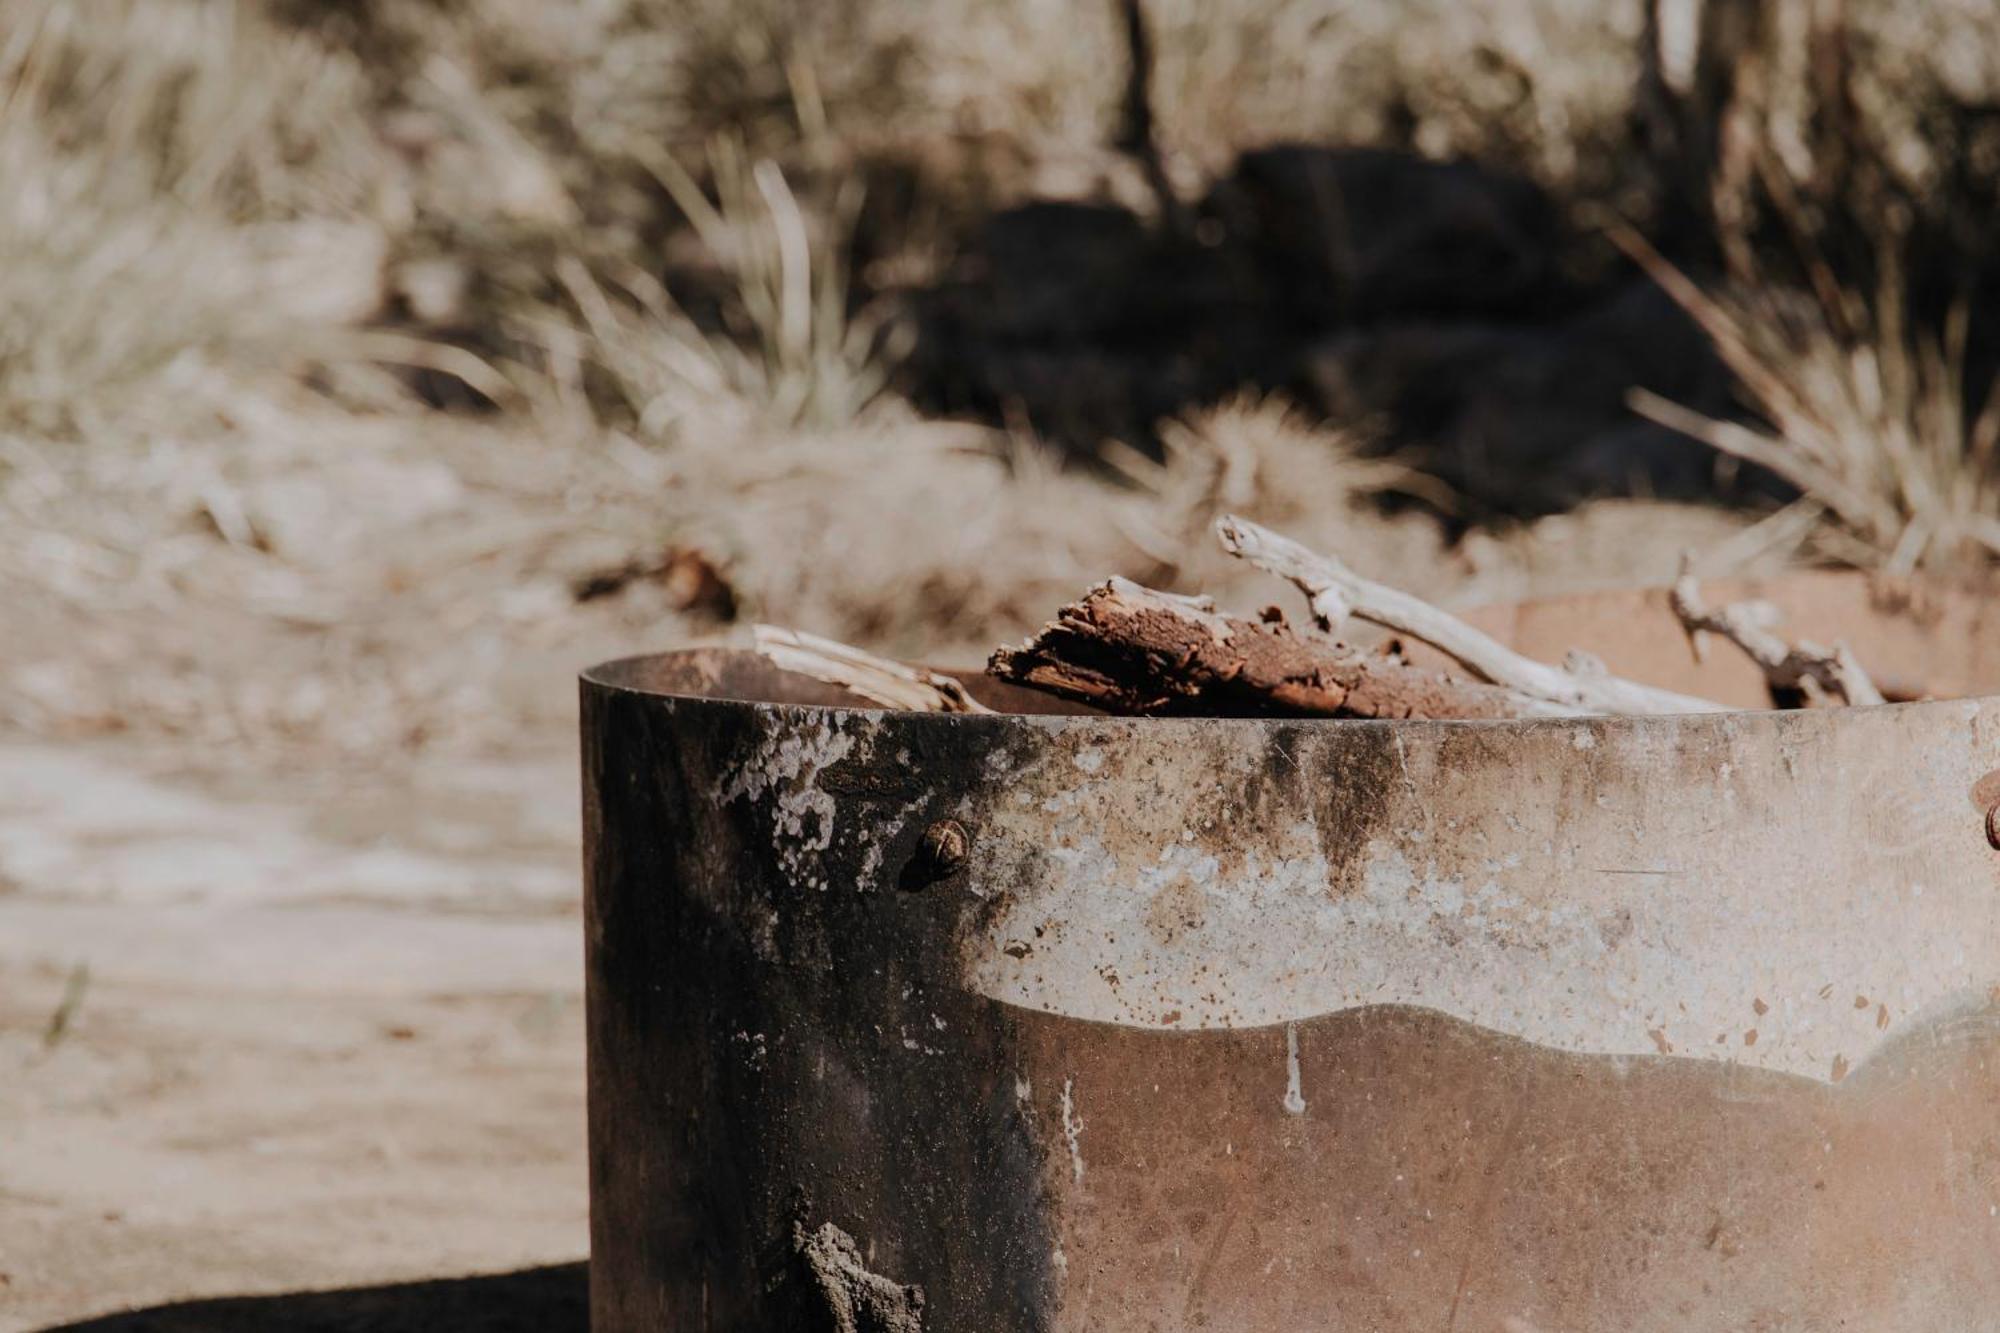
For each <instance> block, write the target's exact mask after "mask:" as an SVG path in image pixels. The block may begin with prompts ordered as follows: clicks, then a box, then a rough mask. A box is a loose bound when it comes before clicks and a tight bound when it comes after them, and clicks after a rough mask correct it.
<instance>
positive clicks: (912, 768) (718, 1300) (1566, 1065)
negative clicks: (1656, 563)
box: [583, 575, 2000, 1333]
mask: <svg viewBox="0 0 2000 1333" xmlns="http://www.w3.org/2000/svg"><path fill="white" fill-rule="evenodd" d="M1713 592H1714V595H1715V596H1717V597H1721V596H1723V595H1732V596H1739V595H1745V594H1756V595H1763V596H1767V597H1770V598H1771V599H1772V600H1774V601H1776V602H1778V603H1779V604H1780V605H1781V606H1784V607H1786V608H1787V609H1788V611H1790V613H1791V615H1790V620H1789V625H1790V626H1791V628H1793V629H1794V630H1796V631H1797V632H1799V633H1801V634H1804V635H1807V636H1809V637H1818V638H1832V637H1835V636H1845V637H1847V638H1848V639H1849V640H1850V641H1851V642H1853V643H1854V644H1855V645H1856V647H1857V648H1858V649H1859V650H1860V651H1861V653H1862V655H1863V657H1864V659H1865V660H1867V661H1868V662H1869V663H1870V664H1871V666H1873V667H1874V668H1875V669H1876V671H1877V673H1878V675H1881V676H1883V677H1886V678H1889V679H1891V680H1894V679H1897V678H1902V679H1905V680H1918V681H1921V682H1922V683H1923V684H1924V685H1925V686H1927V687H1929V688H1930V689H1932V690H1935V691H1939V692H1948V693H1949V692H1967V693H1970V692H1973V691H1975V690H1976V689H1977V688H1979V687H1980V686H1992V685H1994V684H1996V683H2000V620H1995V619H1994V618H1991V617H1987V616H1985V615H1984V614H1983V611H1982V607H1981V602H1980V600H1979V599H1978V598H1977V597H1975V596H1973V595H1971V594H1969V593H1965V592H1957V591H1949V590H1940V589H1935V588H1924V589H1912V588H1909V587H1900V588H1899V587H1889V586H1885V585H1878V584H1871V583H1869V582H1868V581H1866V580H1864V579H1862V578H1859V577H1842V576H1833V575H1819V576H1810V577H1806V578H1803V579H1798V580H1792V581H1788V582H1784V583H1780V584H1776V585H1771V586H1766V587H1762V588H1742V587H1739V588H1733V589H1724V588H1721V587H1718V588H1716V589H1714V590H1713ZM1487 624H1488V627H1489V628H1492V629H1494V630H1495V631H1496V632H1499V633H1501V634H1502V635H1503V636H1504V637H1509V638H1511V639H1512V641H1513V642H1514V643H1515V645H1516V646H1518V647H1520V648H1522V649H1523V650H1525V651H1527V652H1530V653H1534V654H1537V655H1541V656H1545V657H1559V656H1560V655H1561V654H1562V653H1563V652H1564V651H1565V650H1567V649H1570V648H1572V647H1580V648H1585V649H1589V650H1591V651H1594V652H1596V653H1597V654H1598V655H1599V656H1601V657H1603V658H1604V659H1605V660H1606V661H1607V663H1608V664H1609V665H1610V667H1611V668H1612V669H1613V670H1615V671H1620V672H1622V673H1624V674H1628V675H1632V676H1636V677H1639V678H1643V679H1649V680H1653V681H1656V682H1657V683H1659V684H1662V685H1667V686H1672V687H1675V688H1681V689H1688V690H1702V691H1706V692H1708V693H1709V694H1711V695H1716V696H1718V697H1723V698H1726V699H1729V700H1731V701H1736V702H1741V703H1743V704H1745V705H1746V706H1750V707H1756V706H1758V705H1759V704H1760V702H1761V687H1760V685H1759V682H1758V681H1757V680H1756V678H1755V676H1754V675H1753V674H1752V673H1751V672H1750V671H1749V670H1748V669H1747V668H1744V667H1742V666H1741V665H1740V664H1738V663H1735V662H1732V661H1729V660H1727V656H1726V655H1725V654H1721V653H1717V654H1716V655H1715V657H1716V658H1717V661H1716V663H1715V664H1714V665H1712V666H1710V667H1708V668H1697V667H1695V666H1694V665H1693V664H1692V663H1691V661H1690V659H1689V655H1688V653H1687V649H1686V645H1685V644H1684V643H1683V642H1682V640H1681V638H1680V634H1679V631H1678V629H1677V628H1676V626H1675V622H1674V620H1673V617H1672V616H1671V615H1670V614H1669V613H1668V611H1667V610H1666V608H1665V604H1664V599H1663V597H1662V596H1661V595H1660V594H1658V593H1647V594H1637V593H1632V594H1615V595H1606V596H1598V597H1590V598H1582V599H1573V600H1569V601H1564V602H1558V603H1550V604H1544V605H1540V606H1529V607H1524V608H1519V609H1514V610H1503V611H1499V612H1495V613H1492V614H1491V615H1489V616H1488V618H1487ZM987 697H988V698H989V701H990V702H995V703H996V704H997V705H999V706H1003V707H1016V708H1019V709H1021V710H1022V711H1021V712H1020V713H1018V714H1012V715H1001V716H940V715H928V714H924V715H918V714H903V713H887V712H881V711H871V710H868V709H865V708H861V707H856V706H853V701H852V700H848V699H845V698H844V696H842V695H840V694H839V692H837V691H834V690H832V689H829V688H827V687H824V686H820V685H816V684H814V683H812V682H809V681H804V680H801V679H798V678H794V677H787V676H784V675H781V674H779V673H776V672H774V671H772V670H770V669H769V668H768V667H767V666H765V665H764V664H763V663H762V662H761V661H760V660H759V659H757V658H754V657H751V656H748V655H744V654H736V653H728V652H718V651H708V652H697V653H681V654H669V655H667V656H664V657H652V658H640V659H634V660H631V661H625V662H618V663H613V664H611V665H608V666H605V667H601V668H599V669H597V670H595V671H593V672H591V673H589V674H588V675H587V676H586V678H585V681H584V687H583V705H584V708H583V739H584V773H585V780H586V795H585V801H586V805H585V809H586V814H587V823H586V827H587V846H588V871H589V900H588V912H587V917H588V931H589V990H590V1110H591V1140H592V1143H591V1162H592V1167H591V1170H592V1179H591V1187H592V1198H593V1208H594V1217H593V1228H592V1237H593V1258H592V1266H591V1281H592V1298H593V1299H592V1307H593V1324H592V1326H593V1328H594V1329H596V1330H597V1333H638V1330H660V1329H672V1330H681V1329H688V1330H694V1329H719V1330H759V1331H762V1330H773V1329H777V1330H790V1329H794V1328H799V1329H807V1328H813V1329H837V1330H870V1329H883V1330H897V1333H907V1331H908V1330H913V1329H917V1328H922V1329H926V1330H932V1331H933V1333H937V1331H940V1330H942V1331H945V1333H958V1331H961V1330H962V1331H964V1333H996V1331H998V1330H1045V1329H1046V1330H1058V1329H1059V1330H1083V1329H1101V1330H1111V1331H1113V1333H1127V1331H1131V1333H1136V1331H1137V1330H1170V1329H1195V1328H1200V1329H1209V1330H1228V1331H1232V1333H1281V1331H1283V1333H1290V1331H1291V1330H1304V1329H1313V1330H1318V1329H1329V1330H1335V1329H1338V1330H1348V1329H1352V1330H1389V1331H1391V1333H1401V1331H1403V1330H1418V1329H1421V1330H1425V1331H1426V1333H1435V1330H1440V1329H1443V1330H1451V1329H1459V1330H1478V1331H1480V1333H1594V1331H1596V1330H1607V1331H1611V1330H1615V1331H1616V1333H1638V1331H1641V1330H1660V1331H1661V1333H1666V1331H1667V1330H1672V1331H1673V1333H1684V1331H1685V1330H1725V1329H1726V1330H1753V1329H1754V1330H1794V1329H1797V1330H1807V1329H1810V1330H1819V1329H1828V1330H1831V1329H1842V1330H1884V1331H1893V1333H1921V1331H1929V1330H1937V1331H1944V1330H1951V1331H1953V1333H1957V1331H1959V1330H1980V1331H1982V1333H1985V1331H1987V1330H1992V1329H1994V1328H1996V1327H2000V1060H1996V1056H2000V1041H1996V1036H1997V1035H2000V1002H1996V995H1997V994H2000V992H1996V989H1995V988H1996V983H2000V913H1996V908H2000V852H1996V851H1995V849H1994V847H1993V846H1992V845H1990V844H1989V836H1990V835H1989V831H1988V819H1989V806H1991V805H1992V804H1993V802H1994V801H1996V800H2000V775H1996V773H1995V770H1996V769H2000V701H1996V700H1992V699H1979V698H1973V699H1966V700H1963V701H1959V700H1952V701H1945V702H1925V703H1912V704H1901V705H1890V706H1885V707H1879V708H1866V709H1830V710H1823V711H1805V712H1784V713H1778V712H1746V713H1740V714H1724V715H1709V716H1687V717H1666V718H1644V719H1630V718H1598V719H1582V720H1575V721H1522V722H1499V723H1476V722H1461V723H1444V722H1409V723H1374V722H1301V721H1286V720H1262V719H1260V720H1219V719H1181V720H1155V719H1143V720H1136V719H1125V718H1111V717H1100V716H1076V715H1069V716H1062V715H1055V712H1054V711H1053V710H1051V709H1050V707H1049V705H1048V703H1047V701H1045V700H1041V699H1039V698H1035V697H1029V696H1023V695H1020V694H1016V693H1011V692H1008V691H1005V690H1001V689H989V690H988V691H987ZM1035 710H1040V711H1035ZM1996 833H2000V830H1996Z"/></svg>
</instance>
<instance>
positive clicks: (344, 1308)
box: [44, 1263, 590, 1333]
mask: <svg viewBox="0 0 2000 1333" xmlns="http://www.w3.org/2000/svg"><path fill="white" fill-rule="evenodd" d="M589 1272H590V1269H589V1265H587V1264H582V1263H575V1264H551V1265H549V1266H548V1267H546V1268H528V1269H523V1270H521V1271H520V1272H517V1273H495V1274H492V1275H490V1276H484V1277H466V1278H449V1279H443V1280H438V1281H431V1282H399V1283H395V1284H392V1285H389V1286H381V1287H352V1288H347V1289H344V1290H339V1291H307V1292H296V1293H290V1294H287V1295H283V1296H232V1297H225V1298H223V1299H219V1300H205V1301H183V1302H178V1303H176V1304H173V1305H157V1306H154V1307H153V1308H151V1309H149V1310H130V1311H126V1312H124V1313H121V1314H109V1315H101V1316H99V1317H98V1318H95V1319H86V1320H83V1321H82V1322H80V1323H74V1324H63V1325H60V1326H59V1327H55V1328H50V1329H47V1330H44V1333H585V1330H587V1329H588V1328H589V1327H590V1300H589Z"/></svg>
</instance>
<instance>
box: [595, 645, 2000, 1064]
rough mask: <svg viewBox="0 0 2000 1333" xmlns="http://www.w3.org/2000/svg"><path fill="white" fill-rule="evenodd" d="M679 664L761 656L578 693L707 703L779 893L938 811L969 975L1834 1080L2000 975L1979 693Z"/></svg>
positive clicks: (1997, 747) (1255, 1017) (1227, 1012)
mask: <svg viewBox="0 0 2000 1333" xmlns="http://www.w3.org/2000/svg"><path fill="white" fill-rule="evenodd" d="M718 654H719V655H718ZM697 660H700V661H703V662H707V663H732V664H733V665H734V666H735V667H737V668H744V669H749V670H753V671H754V670H756V669H759V667H760V666H761V659H755V658H754V655H751V654H748V653H731V652H728V650H715V649H706V650H690V651H688V652H682V653H668V654H660V655H652V656H641V657H633V658H625V659H620V660H618V661H615V662H609V663H605V664H603V665H600V666H597V667H594V668H592V669H591V670H589V671H587V672H585V673H584V674H583V682H584V688H585V689H586V690H596V691H602V692H605V693H607V694H610V695H620V696H626V697H628V698H629V699H636V700H640V701H643V706H645V707H648V708H657V709H659V710H662V711H663V713H664V715H665V717H666V724H667V725H669V726H673V725H675V724H676V720H677V719H685V720H693V719H697V718H698V719H700V720H701V723H702V725H703V726H704V727H706V728H707V729H709V730H710V731H713V732H719V733H726V734H728V735H729V736H730V737H731V738H732V739H731V747H732V748H731V754H730V758H729V760H728V762H727V765H726V768H727V772H726V773H725V774H724V775H723V778H722V781H721V782H720V783H719V785H718V787H717V793H718V799H719V800H721V801H722V802H724V803H725V804H726V803H731V802H736V801H751V800H762V801H766V802H767V803H768V806H769V810H770V812H771V813H770V818H771V820H772V829H771V832H772V835H773V836H774V838H775V839H777V840H778V841H779V842H780V843H781V844H782V846H781V849H780V858H781V863H782V865H783V866H784V868H785V870H786V872H787V874H788V875H789V876H790V877H791V879H792V882H793V884H794V886H795V888H796V889H798V890H799V891H801V892H825V891H857V892H871V893H898V892H904V891H907V890H908V889H909V888H910V886H911V876H910V870H911V865H912V862H913V860H914V859H915V858H916V857H917V856H918V855H919V852H918V848H919V845H920V843H921V840H922V837H923V834H924V832H925V831H926V830H927V829H930V828H932V827H934V826H936V825H937V824H938V822H939V821H941V820H945V819H949V820H952V821H955V822H956V823H957V824H958V825H959V827H960V828H961V829H962V830H964V831H965V837H966V854H965V857H964V861H963V865H962V866H953V867H952V868H951V873H950V874H949V875H948V876H938V877H937V878H940V879H941V881H942V882H940V883H936V884H931V885H929V886H928V887H925V888H924V890H923V891H924V892H927V893H946V894H951V895H954V899H955V901H957V902H958V903H959V904H960V906H961V909H962V910H960V911H959V913H958V918H957V920H958V925H957V928H956V941H957V948H958V959H959V970H960V974H961V975H962V978H963V982H964V984H965V986H966V987H967V988H969V989H970V990H972V991H973V992H976V993H978V994H980V995H983V996H986V997H988V998H990V999H993V1000H997V1001H1001V1002H1003V1003H1006V1004H1009V1005H1016V1006H1021V1007H1025V1008H1028V1009H1033V1010H1039V1011H1043V1012H1048V1013H1054V1014H1061V1015H1067V1016H1071V1017H1077V1018H1084V1019H1090V1020H1095V1021H1100V1022H1106V1023H1113V1024H1122V1025H1128V1026H1138V1027H1147V1028H1169V1029H1203V1028H1241V1027H1256V1026H1266V1025H1282V1024H1289V1023H1294V1022H1298V1021H1302V1020H1305V1019H1308V1018H1312V1017H1317V1016H1319V1015H1323V1014H1329V1013H1335V1012H1339V1011H1342V1010H1346V1009H1351V1008H1357V1007H1363V1006H1374V1005H1407V1006H1416V1007H1420V1008H1424V1009H1431V1010H1436V1011H1440V1012H1442V1013H1445V1014H1448V1015H1450V1016H1452V1017H1455V1018H1458V1019H1461V1020H1464V1021H1467V1022H1470V1023H1473V1024H1476V1025H1478V1026H1480V1027H1483V1028H1487V1029H1491V1030H1495V1031H1498V1032H1502V1033H1505V1034H1508V1035H1512V1036H1515V1037H1519V1038H1522V1039H1525V1040H1528V1041H1532V1042H1536V1043H1539V1044H1543V1045H1546V1046H1550V1047H1554V1048H1558V1049H1562V1050H1566V1051H1573V1052H1579V1053H1591V1054H1610V1055H1619V1054H1632V1055H1653V1054H1677V1055H1684V1056H1691V1057H1696V1058H1702V1059H1710V1060H1720V1061H1726V1062H1729V1063H1732V1064H1738V1065H1743V1066H1749V1067H1755V1068H1761V1069H1767V1070H1773V1071H1780V1072H1784V1073H1789V1074H1793V1075H1798V1076H1802V1077H1806V1078H1812V1079H1817V1080H1824V1081H1829V1082H1838V1081H1839V1080H1841V1079H1842V1078H1843V1077H1845V1075H1846V1074H1847V1073H1848V1072H1849V1071H1851V1070H1852V1069H1855V1068H1857V1067H1859V1066H1860V1065H1861V1064H1862V1063H1863V1062H1865V1061H1866V1060H1867V1059H1868V1058H1869V1057H1870V1056H1871V1055H1872V1054H1874V1053H1875V1052H1877V1051H1878V1050H1880V1049H1882V1048H1883V1047H1884V1046H1885V1044H1887V1043H1891V1042H1894V1041H1895V1040H1897V1039H1898V1037H1899V1035H1900V1034H1901V1033H1902V1032H1903V1031H1904V1030H1905V1029H1906V1028H1907V1029H1909V1030H1916V1029H1917V1028H1919V1027H1921V1026H1922V1025H1923V1024H1926V1023H1932V1022H1936V1021H1938V1020H1939V1019H1941V1018H1946V1017H1949V1016H1950V1014H1951V1013H1953V1012H1954V1011H1957V1010H1971V1009H1974V1008H1977V1007H1979V1006H1983V1005H1986V1004H1988V1003H1990V1002H1991V998H1992V996H1991V992H1992V990H1993V988H1994V986H1995V984H1996V983H2000V913H1996V912H1995V910H1994V909H1995V907H1996V905H2000V899H1996V896H1995V895H1996V891H2000V855H1997V854H1996V853H1995V851H1994V849H1993V848H1992V847H1990V846H1989V845H1988V843H1987V840H1986V836H1985V832H1984V814H1985V809H1986V806H1987V804H1989V803H1990V802H1991V800H1992V799H1993V797H1994V795H2000V792H1996V791H1995V790H1994V789H1995V781H1994V780H1991V779H1988V775H1989V774H1994V773H1996V771H2000V703H1996V701H1994V700H1991V699H1985V698H1971V699H1953V700H1937V701H1923V702H1912V703H1899V704H1888V705H1882V706H1878V707H1872V708H1852V709H1828V710H1802V711H1776V710H1745V711H1741V712H1732V713H1723V714H1689V715H1678V716H1663V717H1644V718H1629V717H1619V718H1610V717H1590V718H1575V719H1521V720H1499V721H1399V722H1371V721H1352V720H1335V719H1307V720H1292V719H1263V718H1257V719H1238V718H1207V717H1199V718H1122V717H1111V716H1102V715H1071V716H1063V715H1057V714H1039V713H1037V714H1026V713H1020V714H1016V713H998V714H980V715H946V714H927V713H904V712H896V711H890V710H882V709H874V708H868V707H863V706H847V705H841V704H834V703H827V702H818V703H767V702H759V701H756V700H752V699H744V698H735V697H717V696H715V695H704V694H700V693H693V692H675V691H674V690H672V689H661V688H656V687H653V686H650V685H649V684H648V683H647V682H648V680H652V681H656V682H657V681H659V680H660V679H661V678H662V675H663V673H666V674H669V675H670V674H672V673H673V672H675V671H676V670H677V669H682V668H686V667H688V666H690V664H692V663H694V662H696V661H697ZM806 688H807V689H810V688H812V687H810V686H809V685H808V686H807V687H806ZM832 693H833V692H832V691H828V694H829V695H831V694H832ZM1982 779H1988V780H1986V781H1984V782H1982Z"/></svg>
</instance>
